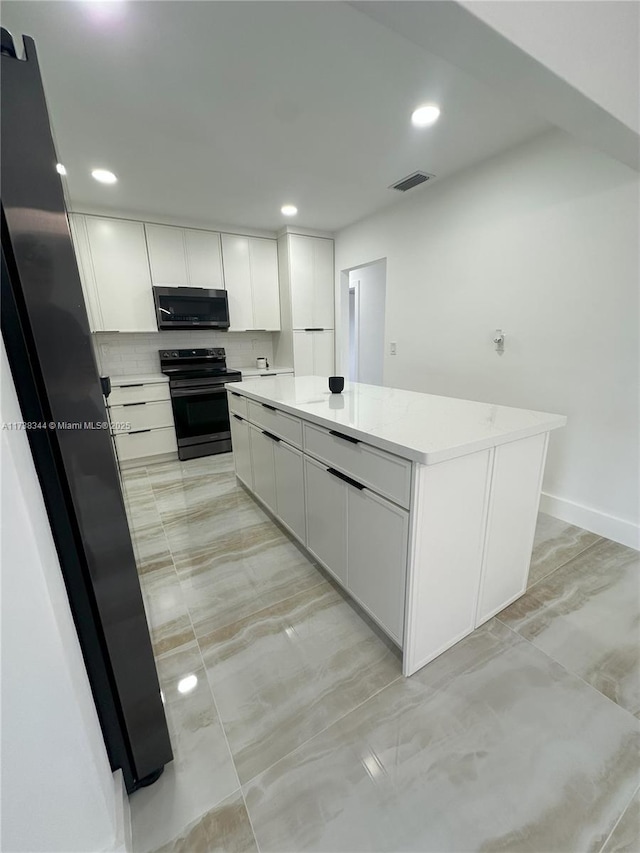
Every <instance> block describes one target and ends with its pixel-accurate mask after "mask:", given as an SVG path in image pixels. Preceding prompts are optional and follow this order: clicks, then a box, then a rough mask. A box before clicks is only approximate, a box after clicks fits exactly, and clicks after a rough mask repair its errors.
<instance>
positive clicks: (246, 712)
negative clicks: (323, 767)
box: [199, 581, 401, 782]
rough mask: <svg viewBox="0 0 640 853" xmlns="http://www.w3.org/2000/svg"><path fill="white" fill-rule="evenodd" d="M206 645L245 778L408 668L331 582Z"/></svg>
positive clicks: (223, 714) (217, 693)
mask: <svg viewBox="0 0 640 853" xmlns="http://www.w3.org/2000/svg"><path fill="white" fill-rule="evenodd" d="M199 642H200V647H201V649H202V654H203V658H204V661H205V666H206V669H207V675H208V677H209V682H210V684H211V687H212V689H213V692H214V695H215V697H216V703H217V705H218V710H219V713H220V718H221V720H222V723H223V725H224V729H225V732H226V734H227V737H228V739H229V746H230V747H231V752H232V753H233V757H234V761H235V763H236V768H237V770H238V775H239V776H240V779H241V781H243V782H246V781H247V780H248V779H251V778H252V777H253V776H255V775H256V774H257V773H260V772H261V771H262V770H265V769H266V768H267V767H269V766H270V765H271V764H273V763H274V762H275V761H278V760H279V759H280V758H282V757H283V756H284V755H286V754H287V753H289V752H291V750H293V749H295V748H296V747H297V746H299V745H300V744H301V743H303V742H304V741H305V740H308V739H309V738H310V737H312V736H313V735H315V734H317V733H318V732H319V731H321V730H322V729H324V728H325V727H326V726H328V725H330V724H331V723H333V722H334V721H335V720H337V719H339V718H340V717H341V716H343V715H344V714H346V713H347V712H348V711H350V710H352V709H353V708H354V707H356V706H357V705H359V704H360V703H361V702H364V701H365V700H366V699H368V698H369V697H370V696H372V695H373V694H374V693H376V692H377V691H378V690H380V689H381V688H383V687H384V686H385V685H387V684H389V683H390V682H392V681H393V680H394V679H396V678H398V677H399V676H400V674H401V665H400V660H399V657H398V656H397V655H396V654H395V653H394V652H393V651H391V650H390V649H389V648H388V647H387V646H386V645H385V644H384V643H383V642H382V641H381V640H380V639H379V637H377V636H376V635H375V634H374V632H373V631H372V630H371V628H369V626H368V625H366V624H365V622H364V621H363V620H362V619H361V618H360V617H359V616H358V615H357V614H356V613H355V612H354V611H353V610H352V608H351V607H350V606H349V604H347V603H346V602H345V601H344V599H343V598H342V596H341V595H340V594H339V593H338V592H337V591H336V590H335V589H334V588H333V587H332V586H331V585H330V584H328V583H327V582H326V581H324V582H323V583H322V584H321V585H319V586H315V587H313V588H312V589H310V590H307V591H305V592H302V593H299V594H297V595H295V596H293V597H292V598H288V599H287V600H286V601H283V602H281V603H280V604H277V605H275V606H274V607H271V608H268V609H266V610H263V611H260V612H259V613H254V614H253V615H252V616H250V617H249V618H248V619H243V620H241V621H239V622H236V623H234V624H233V625H229V626H227V627H226V628H221V629H220V630H218V631H214V632H213V633H212V634H209V635H208V636H206V637H204V638H203V639H201V640H200V641H199Z"/></svg>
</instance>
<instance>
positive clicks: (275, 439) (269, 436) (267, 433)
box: [262, 429, 282, 441]
mask: <svg viewBox="0 0 640 853" xmlns="http://www.w3.org/2000/svg"><path fill="white" fill-rule="evenodd" d="M262 434H263V435H266V436H267V438H270V439H271V440H272V441H282V439H281V438H278V436H277V435H273V434H272V433H270V432H267V431H266V430H264V429H263V430H262Z"/></svg>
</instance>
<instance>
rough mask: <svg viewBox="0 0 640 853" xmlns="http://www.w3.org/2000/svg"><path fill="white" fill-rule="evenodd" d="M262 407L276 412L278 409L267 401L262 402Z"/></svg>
mask: <svg viewBox="0 0 640 853" xmlns="http://www.w3.org/2000/svg"><path fill="white" fill-rule="evenodd" d="M262 408H263V409H269V411H271V412H277V411H278V410H277V409H276V407H275V406H269V405H268V404H267V403H262Z"/></svg>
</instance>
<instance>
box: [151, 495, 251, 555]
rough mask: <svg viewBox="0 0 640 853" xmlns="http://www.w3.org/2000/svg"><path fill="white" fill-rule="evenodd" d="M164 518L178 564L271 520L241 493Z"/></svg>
mask: <svg viewBox="0 0 640 853" xmlns="http://www.w3.org/2000/svg"><path fill="white" fill-rule="evenodd" d="M161 518H162V523H163V526H164V530H165V533H166V536H167V540H168V542H169V547H170V548H171V552H172V554H173V556H174V558H175V559H176V561H181V562H183V561H184V560H186V559H188V558H189V557H190V556H191V555H192V554H194V555H197V554H198V553H199V552H201V551H202V549H203V548H206V547H209V546H212V545H215V543H216V541H217V540H218V539H219V537H220V536H223V535H225V534H227V533H231V532H233V531H234V530H242V529H243V528H246V527H251V526H253V525H254V524H261V523H262V522H264V521H267V519H268V516H267V515H266V513H265V512H264V511H263V510H262V509H260V507H259V506H258V504H257V503H256V502H255V501H253V500H252V499H251V498H250V497H249V496H248V495H246V494H245V493H244V492H242V491H240V490H239V489H238V490H234V491H233V492H231V493H230V494H228V495H222V496H219V497H217V498H211V500H209V501H207V502H203V503H201V504H198V505H197V506H195V507H193V508H189V509H186V510H180V511H178V510H167V511H166V512H163V513H162V514H161Z"/></svg>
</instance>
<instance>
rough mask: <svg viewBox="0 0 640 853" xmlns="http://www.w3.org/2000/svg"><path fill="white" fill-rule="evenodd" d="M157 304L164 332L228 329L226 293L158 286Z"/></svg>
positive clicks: (155, 293) (159, 320) (222, 291)
mask: <svg viewBox="0 0 640 853" xmlns="http://www.w3.org/2000/svg"><path fill="white" fill-rule="evenodd" d="M153 301H154V304H155V307H156V320H157V323H158V329H159V330H160V331H161V332H164V331H168V330H169V329H228V328H229V300H228V298H227V291H226V290H207V289H206V288H204V287H154V288H153Z"/></svg>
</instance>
